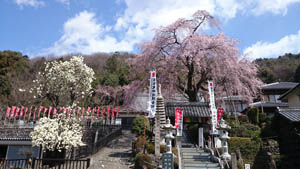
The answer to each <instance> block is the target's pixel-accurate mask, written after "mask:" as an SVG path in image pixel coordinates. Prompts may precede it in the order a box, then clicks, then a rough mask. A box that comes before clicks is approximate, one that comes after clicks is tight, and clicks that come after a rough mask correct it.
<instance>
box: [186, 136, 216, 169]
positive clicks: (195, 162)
mask: <svg viewBox="0 0 300 169" xmlns="http://www.w3.org/2000/svg"><path fill="white" fill-rule="evenodd" d="M181 145H182V148H181V162H182V166H183V167H182V168H183V169H221V167H220V165H219V163H215V162H213V161H212V160H211V159H212V158H211V154H210V152H206V151H205V150H204V149H199V148H196V147H195V146H194V145H193V144H192V143H191V141H190V140H189V137H188V135H187V132H185V131H184V132H183V137H182V143H181Z"/></svg>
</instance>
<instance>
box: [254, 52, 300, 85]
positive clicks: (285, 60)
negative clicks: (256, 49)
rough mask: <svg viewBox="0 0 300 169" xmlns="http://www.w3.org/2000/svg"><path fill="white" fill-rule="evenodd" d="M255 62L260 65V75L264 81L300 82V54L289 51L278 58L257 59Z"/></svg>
mask: <svg viewBox="0 0 300 169" xmlns="http://www.w3.org/2000/svg"><path fill="white" fill-rule="evenodd" d="M254 62H255V63H256V64H257V65H258V66H259V73H258V76H259V78H261V80H262V81H263V82H264V83H272V82H278V81H288V82H300V66H299V65H300V54H290V53H289V54H285V55H283V56H279V57H278V58H270V59H256V60H255V61H254ZM297 69H298V73H296V70H297Z"/></svg>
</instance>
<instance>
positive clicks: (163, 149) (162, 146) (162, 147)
mask: <svg viewBox="0 0 300 169" xmlns="http://www.w3.org/2000/svg"><path fill="white" fill-rule="evenodd" d="M165 152H167V147H166V145H160V153H165Z"/></svg>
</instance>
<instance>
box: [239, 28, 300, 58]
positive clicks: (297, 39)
mask: <svg viewBox="0 0 300 169" xmlns="http://www.w3.org/2000/svg"><path fill="white" fill-rule="evenodd" d="M299 52H300V30H299V31H298V33H297V34H292V35H288V36H285V37H283V38H281V39H280V40H279V41H277V42H274V43H269V42H261V41H259V42H257V43H255V44H254V45H252V46H250V47H248V48H246V49H245V50H244V54H245V55H246V56H247V57H249V58H250V59H251V60H254V59H257V58H270V57H278V56H281V55H284V54H285V53H299Z"/></svg>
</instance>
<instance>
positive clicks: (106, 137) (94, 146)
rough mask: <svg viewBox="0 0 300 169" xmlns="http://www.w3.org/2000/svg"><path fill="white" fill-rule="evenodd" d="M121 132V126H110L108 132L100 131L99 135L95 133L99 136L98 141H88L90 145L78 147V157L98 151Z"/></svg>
mask: <svg viewBox="0 0 300 169" xmlns="http://www.w3.org/2000/svg"><path fill="white" fill-rule="evenodd" d="M100 130H101V129H99V130H98V131H100ZM96 132H97V131H96ZM121 134H122V129H121V126H115V127H112V126H111V127H108V128H107V132H105V133H99V134H98V136H96V135H97V134H95V137H97V139H96V142H92V143H88V145H86V146H81V147H79V148H77V149H76V155H75V156H76V158H82V157H86V156H89V155H92V154H94V153H96V152H98V151H99V150H100V149H101V148H102V147H104V146H105V145H107V143H109V142H110V141H112V140H113V139H115V138H116V137H118V136H120V135H121ZM94 140H95V138H94Z"/></svg>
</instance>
